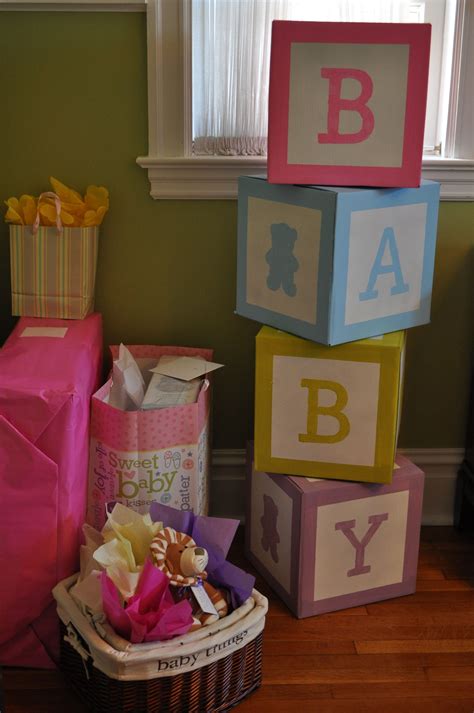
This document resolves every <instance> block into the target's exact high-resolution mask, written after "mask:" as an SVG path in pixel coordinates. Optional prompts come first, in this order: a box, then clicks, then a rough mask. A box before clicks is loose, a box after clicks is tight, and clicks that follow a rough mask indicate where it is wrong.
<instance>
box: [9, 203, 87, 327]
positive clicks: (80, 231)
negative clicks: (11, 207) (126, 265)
mask: <svg viewBox="0 0 474 713" xmlns="http://www.w3.org/2000/svg"><path fill="white" fill-rule="evenodd" d="M43 195H46V196H54V197H55V199H57V202H56V207H57V211H58V217H57V221H56V227H46V226H42V225H39V213H38V215H37V217H36V221H35V224H34V225H11V226H10V267H11V286H12V314H14V315H24V316H29V317H58V318H62V319H83V318H84V317H86V316H87V315H88V314H89V313H90V312H92V310H93V308H94V287H95V273H96V266H97V252H98V242H99V229H98V227H97V226H94V227H90V228H68V227H63V226H62V224H61V220H60V217H59V216H60V203H59V198H57V196H56V195H55V194H51V193H47V194H42V196H40V199H41V198H42V197H43ZM38 204H39V201H38Z"/></svg>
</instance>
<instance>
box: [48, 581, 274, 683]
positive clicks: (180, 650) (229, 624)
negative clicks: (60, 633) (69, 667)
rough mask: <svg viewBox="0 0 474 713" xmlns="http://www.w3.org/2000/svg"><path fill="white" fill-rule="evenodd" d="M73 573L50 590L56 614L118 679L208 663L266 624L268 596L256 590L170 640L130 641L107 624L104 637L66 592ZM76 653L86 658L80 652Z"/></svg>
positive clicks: (239, 645)
mask: <svg viewBox="0 0 474 713" xmlns="http://www.w3.org/2000/svg"><path fill="white" fill-rule="evenodd" d="M76 579H77V575H73V576H72V577H69V578H68V579H64V580H63V581H62V582H59V584H57V585H56V587H55V588H54V589H53V595H54V598H55V599H56V602H57V610H58V615H59V617H60V618H61V620H62V622H63V623H64V624H65V626H66V627H67V626H68V625H69V626H70V625H71V624H72V626H73V627H74V629H76V631H77V632H79V634H80V635H81V637H82V638H83V639H84V640H85V641H86V642H87V645H88V647H89V649H90V655H91V657H92V659H93V663H94V666H95V667H96V668H98V669H99V670H100V671H102V672H103V673H105V674H106V675H107V676H109V677H110V678H115V679H118V680H121V681H137V680H149V679H152V678H161V677H165V676H175V675H178V674H181V673H186V672H187V671H194V670H195V669H198V668H201V667H202V666H208V665H209V664H211V663H213V662H214V661H218V660H219V659H221V658H224V657H225V656H228V655H229V654H230V653H233V652H234V651H238V650H239V649H241V648H243V647H244V646H245V645H246V644H248V643H249V641H252V640H253V639H255V638H256V637H257V636H258V635H259V634H260V632H261V631H263V628H264V626H265V614H266V612H267V610H268V600H267V599H266V597H264V596H263V595H262V594H260V593H259V592H258V591H257V590H256V589H254V590H253V591H252V596H250V597H249V598H248V599H247V601H246V602H244V604H243V605H242V606H241V607H239V608H238V609H235V611H233V612H232V614H230V615H229V616H227V617H224V618H223V619H221V620H220V621H218V622H216V623H215V624H212V625H211V626H206V627H203V628H202V629H199V630H197V631H195V632H192V633H190V634H186V635H185V636H180V637H176V638H175V639H171V640H170V641H164V642H148V643H144V644H131V643H130V642H129V641H126V640H125V639H123V638H122V637H120V636H118V635H117V634H115V632H112V630H111V629H110V628H109V627H107V631H106V639H107V640H104V639H103V638H102V637H101V636H99V634H98V633H97V631H96V630H95V629H94V627H93V626H92V624H91V623H90V621H89V619H88V618H87V617H86V616H84V614H83V613H82V612H81V611H80V610H79V608H78V607H77V605H76V603H75V602H74V600H73V599H72V597H71V596H70V594H69V589H70V588H71V587H72V585H73V584H74V583H75V581H76ZM80 653H81V655H82V656H83V657H84V658H85V656H86V654H85V651H84V650H82V651H81V652H80Z"/></svg>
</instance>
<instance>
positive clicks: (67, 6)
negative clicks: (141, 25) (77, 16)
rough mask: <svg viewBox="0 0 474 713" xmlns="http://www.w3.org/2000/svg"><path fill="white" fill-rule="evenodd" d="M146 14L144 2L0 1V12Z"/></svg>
mask: <svg viewBox="0 0 474 713" xmlns="http://www.w3.org/2000/svg"><path fill="white" fill-rule="evenodd" d="M2 10H15V11H20V12H27V11H28V12H31V11H32V10H34V11H35V12H41V11H43V12H51V10H53V11H58V12H68V11H69V12H146V0H79V1H78V0H0V11H2Z"/></svg>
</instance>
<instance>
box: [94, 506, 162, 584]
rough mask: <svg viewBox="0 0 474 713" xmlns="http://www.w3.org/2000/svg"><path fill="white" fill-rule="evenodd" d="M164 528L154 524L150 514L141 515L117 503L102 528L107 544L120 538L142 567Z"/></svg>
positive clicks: (159, 524) (157, 523)
mask: <svg viewBox="0 0 474 713" xmlns="http://www.w3.org/2000/svg"><path fill="white" fill-rule="evenodd" d="M162 528H163V525H162V523H160V522H152V520H151V518H150V515H149V514H146V515H140V514H139V513H137V512H134V511H133V510H131V509H130V508H127V507H126V506H125V505H122V504H121V503H116V504H115V506H114V509H113V510H112V512H111V513H109V516H108V519H107V522H106V523H105V525H104V527H103V528H102V534H103V536H104V541H105V542H110V540H113V539H114V538H118V539H119V540H120V541H121V542H122V543H123V545H124V547H125V548H126V549H127V551H129V549H131V551H132V553H133V558H134V561H135V563H136V564H137V565H142V564H143V563H144V562H145V560H146V558H147V557H148V554H149V550H150V545H151V541H152V540H153V538H154V537H155V535H156V534H157V533H158V532H159V530H161V529H162ZM131 571H133V570H131Z"/></svg>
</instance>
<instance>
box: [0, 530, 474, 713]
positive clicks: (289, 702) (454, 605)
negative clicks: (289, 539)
mask: <svg viewBox="0 0 474 713" xmlns="http://www.w3.org/2000/svg"><path fill="white" fill-rule="evenodd" d="M241 549H242V547H241V544H239V543H237V550H236V551H235V552H234V557H233V560H234V561H235V562H236V563H238V564H243V563H244V560H243V558H242V555H241ZM245 566H246V567H247V569H251V568H250V567H249V566H248V565H245ZM257 587H258V588H259V589H260V590H261V591H262V592H263V593H264V594H266V595H267V596H269V598H270V611H269V615H268V619H267V624H266V627H265V636H264V659H263V684H262V686H261V688H260V689H259V690H258V691H257V692H255V693H254V694H253V695H252V696H251V697H250V698H249V699H247V700H246V701H244V702H243V703H242V704H241V705H240V706H239V708H238V710H239V712H240V711H241V713H257V712H258V713H266V712H267V711H268V712H269V713H287V712H289V713H293V711H294V712H295V713H310V712H311V713H372V712H373V713H375V712H377V713H404V712H405V711H407V712H408V713H422V712H423V713H474V538H473V537H472V536H469V535H462V534H459V533H457V532H455V531H454V530H453V529H451V528H441V527H440V528H424V530H423V532H422V544H421V551H420V562H419V569H418V587H417V592H416V594H413V595H411V596H408V597H401V598H400V599H392V600H388V601H385V602H381V603H379V604H369V605H367V606H363V607H357V608H355V609H349V610H345V611H342V612H337V613H334V614H325V615H323V616H319V617H313V618H310V619H302V620H299V621H298V620H297V619H295V618H294V617H293V616H292V615H291V614H290V613H289V611H288V609H287V608H286V607H285V606H284V605H283V604H282V603H281V602H280V601H279V600H277V599H276V598H275V597H274V596H273V595H272V593H271V591H270V590H269V588H268V587H267V586H266V585H265V584H264V583H263V582H262V581H261V580H260V579H258V583H257ZM3 679H4V688H5V698H6V713H84V709H83V707H82V706H81V705H80V704H79V703H78V702H77V701H76V699H75V698H74V696H73V695H71V694H70V693H69V691H68V689H67V687H66V686H65V685H64V683H63V682H62V680H61V676H60V675H59V674H58V673H56V672H41V671H31V670H21V671H20V670H18V669H17V670H4V673H3Z"/></svg>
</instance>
